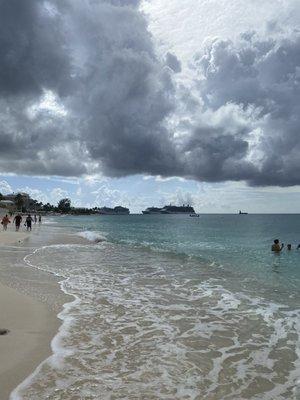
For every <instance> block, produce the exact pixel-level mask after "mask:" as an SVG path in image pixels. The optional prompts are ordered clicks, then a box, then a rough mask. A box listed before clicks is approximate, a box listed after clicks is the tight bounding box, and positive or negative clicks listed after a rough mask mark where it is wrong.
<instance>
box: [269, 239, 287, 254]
mask: <svg viewBox="0 0 300 400" xmlns="http://www.w3.org/2000/svg"><path fill="white" fill-rule="evenodd" d="M283 247H284V244H283V243H282V244H281V245H280V244H279V240H278V239H275V240H274V243H273V244H272V251H275V252H276V253H280V252H281V250H282V249H283Z"/></svg>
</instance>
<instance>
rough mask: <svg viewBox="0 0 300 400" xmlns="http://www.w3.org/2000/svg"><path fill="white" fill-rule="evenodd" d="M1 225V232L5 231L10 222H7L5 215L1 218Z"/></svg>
mask: <svg viewBox="0 0 300 400" xmlns="http://www.w3.org/2000/svg"><path fill="white" fill-rule="evenodd" d="M1 224H2V225H3V230H4V231H6V230H7V225H8V224H10V220H9V218H8V216H7V214H6V215H5V217H3V218H2V221H1Z"/></svg>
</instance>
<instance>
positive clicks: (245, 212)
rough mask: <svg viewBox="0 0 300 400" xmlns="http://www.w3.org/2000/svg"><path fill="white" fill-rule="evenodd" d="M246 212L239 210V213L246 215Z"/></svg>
mask: <svg viewBox="0 0 300 400" xmlns="http://www.w3.org/2000/svg"><path fill="white" fill-rule="evenodd" d="M247 214H248V213H247V212H242V211H241V210H240V211H239V215H247Z"/></svg>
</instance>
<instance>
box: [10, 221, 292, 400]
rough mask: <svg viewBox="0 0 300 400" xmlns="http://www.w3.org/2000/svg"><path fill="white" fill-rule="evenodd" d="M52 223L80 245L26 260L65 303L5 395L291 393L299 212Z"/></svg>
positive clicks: (53, 249)
mask: <svg viewBox="0 0 300 400" xmlns="http://www.w3.org/2000/svg"><path fill="white" fill-rule="evenodd" d="M51 222H52V225H53V226H58V227H61V228H62V229H65V230H71V231H72V232H73V233H74V234H77V233H79V234H80V235H82V236H85V237H87V238H88V239H89V240H91V244H89V245H59V246H57V245H54V246H47V247H43V248H39V249H38V250H36V251H35V252H34V253H31V254H29V255H27V256H26V257H25V261H26V263H27V265H29V266H30V265H31V266H34V267H36V268H39V269H41V270H43V271H48V272H51V273H53V274H55V275H58V276H60V277H61V286H62V289H63V290H64V291H65V292H66V293H69V294H72V295H73V296H74V299H75V300H74V301H73V302H72V303H69V304H67V305H66V306H65V308H64V311H63V312H62V313H61V314H60V318H61V319H62V320H63V325H62V328H61V331H60V333H59V334H58V335H57V336H56V338H55V340H54V341H53V343H52V345H53V352H54V354H53V356H52V357H50V358H49V359H48V360H46V361H45V362H44V363H43V364H42V365H41V366H40V367H39V368H38V369H37V371H36V372H35V373H34V374H33V375H32V376H31V377H29V378H28V379H27V380H26V381H25V382H24V383H23V384H22V385H21V386H20V387H19V388H18V389H17V390H16V391H15V392H14V394H13V395H12V399H64V400H67V399H72V400H73V399H147V400H148V399H170V400H171V399H188V400H190V399H199V400H200V399H299V398H300V392H299V386H297V385H299V382H297V379H299V376H300V363H299V360H300V341H299V340H300V338H299V332H300V309H299V304H300V303H299V300H300V299H299V289H298V288H299V283H300V252H299V253H298V252H297V251H296V250H293V251H292V252H287V251H285V252H283V253H282V254H280V255H279V256H276V255H274V254H272V253H271V252H270V244H271V242H272V240H273V239H274V238H275V237H277V236H279V237H280V239H283V240H284V241H287V240H288V241H289V242H292V243H293V244H298V242H297V240H298V238H297V235H298V234H299V233H298V227H299V226H300V217H299V216H250V215H249V216H221V215H220V216H201V217H200V218H189V217H186V216H124V217H123V216H122V217H113V216H110V217H63V218H56V219H54V220H52V221H51ZM49 226H51V225H49ZM93 241H94V242H93ZM299 241H300V240H299ZM96 242H97V243H96ZM286 243H287V242H286Z"/></svg>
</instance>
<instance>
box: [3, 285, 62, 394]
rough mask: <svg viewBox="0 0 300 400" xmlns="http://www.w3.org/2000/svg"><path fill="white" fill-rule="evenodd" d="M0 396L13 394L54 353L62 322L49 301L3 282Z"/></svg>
mask: <svg viewBox="0 0 300 400" xmlns="http://www.w3.org/2000/svg"><path fill="white" fill-rule="evenodd" d="M0 315H1V318H0V322H1V328H5V329H8V330H9V332H8V334H7V335H5V336H0V353H1V363H0V398H1V399H3V400H6V399H7V400H8V399H9V397H10V393H11V392H12V390H13V389H15V388H16V387H17V386H18V385H19V384H20V383H21V382H22V381H23V380H24V379H25V378H26V377H27V376H29V375H30V374H31V373H32V372H33V371H34V370H35V368H36V367H37V366H38V365H39V364H40V363H41V362H42V361H43V360H45V359H46V358H47V357H48V356H50V355H51V353H52V351H51V341H52V339H53V337H54V336H55V335H56V333H57V331H58V329H59V326H60V325H61V322H60V321H59V319H58V317H57V315H56V314H55V312H54V311H52V310H51V309H50V308H49V307H48V306H47V305H46V304H44V303H42V302H39V301H37V300H35V299H33V298H31V297H30V296H27V295H24V294H22V293H19V292H18V291H17V290H15V289H12V288H10V287H8V286H5V285H3V284H2V283H0Z"/></svg>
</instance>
